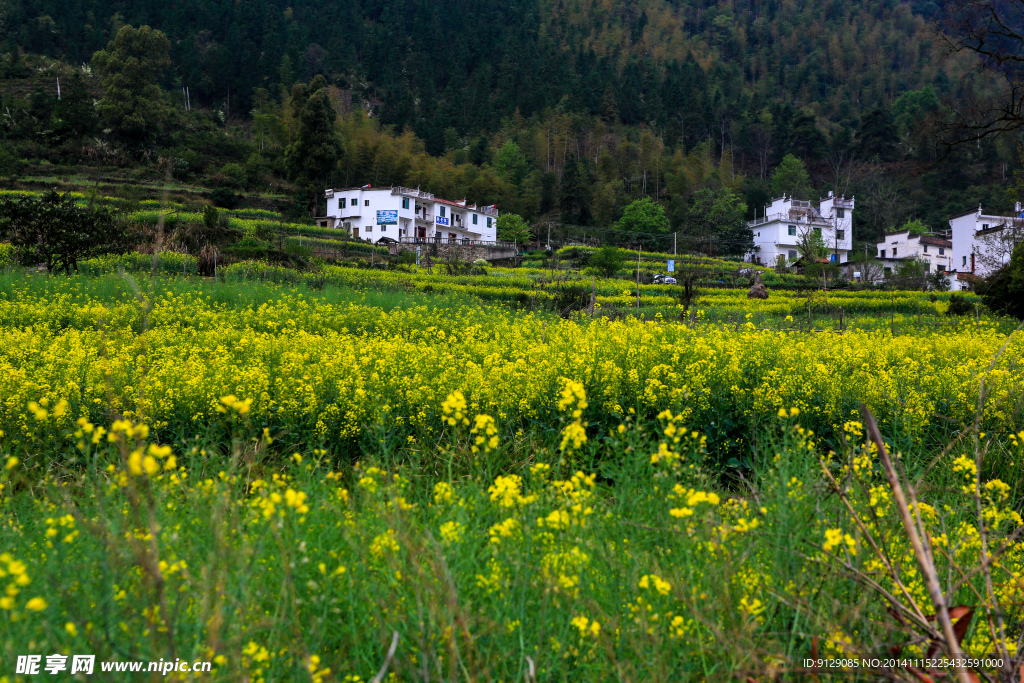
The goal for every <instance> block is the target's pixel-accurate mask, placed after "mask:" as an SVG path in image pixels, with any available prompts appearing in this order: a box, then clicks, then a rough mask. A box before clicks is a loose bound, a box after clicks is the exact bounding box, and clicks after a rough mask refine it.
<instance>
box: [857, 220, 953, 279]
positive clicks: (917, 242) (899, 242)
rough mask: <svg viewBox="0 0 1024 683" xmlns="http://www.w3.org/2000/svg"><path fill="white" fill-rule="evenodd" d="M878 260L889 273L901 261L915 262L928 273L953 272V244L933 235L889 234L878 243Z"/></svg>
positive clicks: (902, 232) (907, 232)
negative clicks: (920, 264) (922, 265)
mask: <svg viewBox="0 0 1024 683" xmlns="http://www.w3.org/2000/svg"><path fill="white" fill-rule="evenodd" d="M876 248H877V249H878V254H877V256H878V260H879V261H880V262H881V264H882V266H883V267H884V268H885V272H886V273H890V272H892V271H893V270H895V269H896V268H898V267H899V264H900V263H901V262H903V261H909V260H912V259H914V260H917V261H920V262H921V263H922V264H924V267H925V270H926V271H927V272H929V273H934V272H939V273H944V272H949V271H951V270H953V267H952V265H953V242H952V241H950V240H949V239H946V238H945V237H936V236H934V235H912V234H910V231H909V230H901V231H898V232H889V233H886V234H885V237H884V238H883V239H882V241H881V242H879V243H878V245H877V247H876Z"/></svg>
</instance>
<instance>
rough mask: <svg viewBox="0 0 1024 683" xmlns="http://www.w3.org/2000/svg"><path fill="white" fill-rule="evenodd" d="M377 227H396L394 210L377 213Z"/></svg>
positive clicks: (396, 216)
mask: <svg viewBox="0 0 1024 683" xmlns="http://www.w3.org/2000/svg"><path fill="white" fill-rule="evenodd" d="M377 225H398V211H396V210H394V209H387V210H384V211H378V212H377Z"/></svg>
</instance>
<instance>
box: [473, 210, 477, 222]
mask: <svg viewBox="0 0 1024 683" xmlns="http://www.w3.org/2000/svg"><path fill="white" fill-rule="evenodd" d="M476 219H477V215H476V214H475V213H474V214H473V225H476Z"/></svg>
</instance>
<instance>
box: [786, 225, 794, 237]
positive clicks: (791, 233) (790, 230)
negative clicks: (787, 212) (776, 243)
mask: <svg viewBox="0 0 1024 683" xmlns="http://www.w3.org/2000/svg"><path fill="white" fill-rule="evenodd" d="M788 232H789V234H790V235H795V234H796V226H795V225H791V226H789V229H788Z"/></svg>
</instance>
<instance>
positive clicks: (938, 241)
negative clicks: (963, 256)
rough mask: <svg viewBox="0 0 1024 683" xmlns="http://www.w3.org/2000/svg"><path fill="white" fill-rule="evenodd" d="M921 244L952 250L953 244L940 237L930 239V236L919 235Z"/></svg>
mask: <svg viewBox="0 0 1024 683" xmlns="http://www.w3.org/2000/svg"><path fill="white" fill-rule="evenodd" d="M921 244H934V245H935V246H936V247H948V248H950V249H952V248H953V243H952V242H951V241H950V240H947V239H943V238H941V237H932V236H931V235H921Z"/></svg>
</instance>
